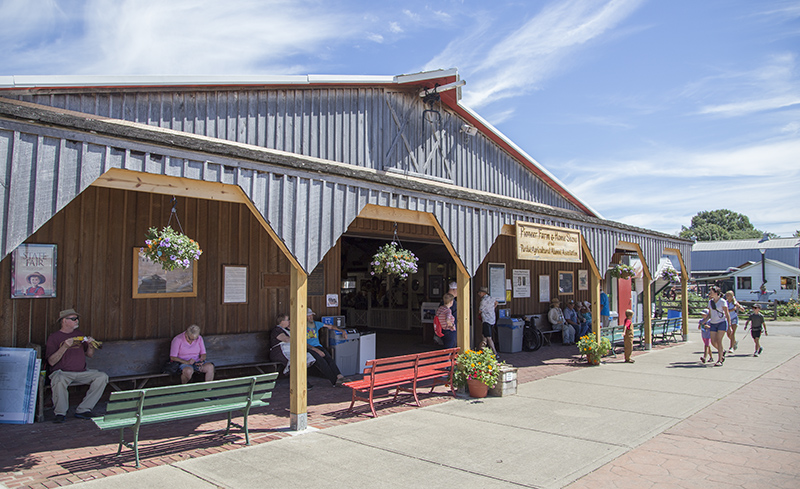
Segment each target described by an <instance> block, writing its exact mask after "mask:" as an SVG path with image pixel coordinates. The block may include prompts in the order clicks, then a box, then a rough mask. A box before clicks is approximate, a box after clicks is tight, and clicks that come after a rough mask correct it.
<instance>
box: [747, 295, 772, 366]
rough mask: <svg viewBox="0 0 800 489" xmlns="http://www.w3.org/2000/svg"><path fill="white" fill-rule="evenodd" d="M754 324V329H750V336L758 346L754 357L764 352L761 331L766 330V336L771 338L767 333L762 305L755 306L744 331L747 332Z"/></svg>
mask: <svg viewBox="0 0 800 489" xmlns="http://www.w3.org/2000/svg"><path fill="white" fill-rule="evenodd" d="M751 323H752V324H753V327H752V328H751V329H750V336H752V337H753V341H754V342H755V344H756V351H755V353H753V356H754V357H757V356H759V355H761V352H762V351H763V350H764V349H763V348H761V330H762V329H763V330H764V335H765V336H769V334H768V333H767V323H766V322H764V316H763V315H762V314H761V305H760V304H755V305H754V306H753V313H752V314H750V317H749V318H747V322H746V323H744V330H745V331H747V327H748V326H749V325H750V324H751Z"/></svg>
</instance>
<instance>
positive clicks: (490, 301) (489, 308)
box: [478, 287, 497, 356]
mask: <svg viewBox="0 0 800 489" xmlns="http://www.w3.org/2000/svg"><path fill="white" fill-rule="evenodd" d="M478 297H480V298H481V304H480V306H478V310H479V311H480V313H481V321H482V322H483V330H482V334H483V343H485V344H486V345H489V348H491V349H492V352H493V353H494V356H497V349H496V348H495V347H494V339H493V337H492V329H493V328H494V324H495V322H497V316H495V312H494V310H495V308H496V307H497V299H495V298H494V297H492V296H490V295H489V288H488V287H481V288H480V289H479V290H478Z"/></svg>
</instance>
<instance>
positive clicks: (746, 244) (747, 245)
mask: <svg viewBox="0 0 800 489" xmlns="http://www.w3.org/2000/svg"><path fill="white" fill-rule="evenodd" d="M758 241H759V238H753V239H735V240H729V241H698V242H696V243H695V244H694V245H693V246H692V251H721V250H760V249H762V248H764V249H767V250H773V249H777V248H794V247H796V246H798V245H800V238H773V239H770V240H768V241H764V242H763V243H759V242H758Z"/></svg>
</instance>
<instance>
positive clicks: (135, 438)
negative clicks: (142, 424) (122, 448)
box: [133, 426, 141, 469]
mask: <svg viewBox="0 0 800 489" xmlns="http://www.w3.org/2000/svg"><path fill="white" fill-rule="evenodd" d="M133 451H134V452H135V453H136V468H137V469H138V468H139V467H141V464H140V463H139V427H138V426H137V427H135V428H134V429H133Z"/></svg>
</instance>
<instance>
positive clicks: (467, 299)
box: [456, 267, 472, 351]
mask: <svg viewBox="0 0 800 489" xmlns="http://www.w3.org/2000/svg"><path fill="white" fill-rule="evenodd" d="M456 283H457V284H458V302H457V307H458V325H457V326H456V331H457V341H458V347H459V348H461V351H466V350H469V349H470V344H471V343H470V341H471V337H472V334H471V333H472V330H471V329H470V303H471V299H472V297H471V295H470V294H471V292H470V289H471V287H470V283H471V277H470V276H469V274H468V273H467V272H466V271H465V270H463V269H462V267H458V276H457V279H456Z"/></svg>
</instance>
